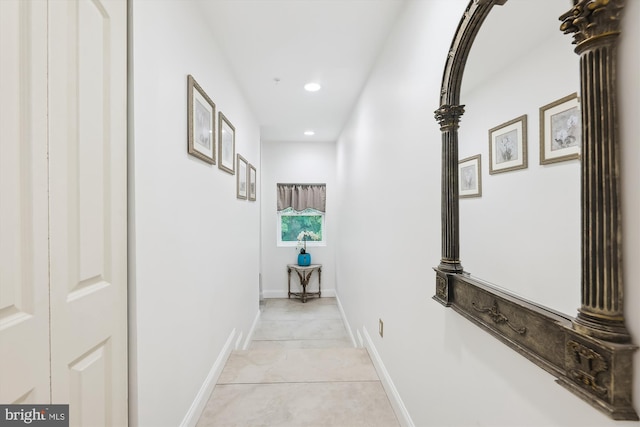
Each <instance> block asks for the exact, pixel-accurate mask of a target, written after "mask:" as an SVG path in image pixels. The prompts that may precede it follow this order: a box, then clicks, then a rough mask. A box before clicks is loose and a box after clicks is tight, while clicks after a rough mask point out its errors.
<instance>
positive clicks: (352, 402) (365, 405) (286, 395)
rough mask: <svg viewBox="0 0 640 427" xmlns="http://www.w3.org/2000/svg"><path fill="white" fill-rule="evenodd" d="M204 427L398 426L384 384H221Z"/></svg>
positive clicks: (207, 410) (205, 415) (201, 422)
mask: <svg viewBox="0 0 640 427" xmlns="http://www.w3.org/2000/svg"><path fill="white" fill-rule="evenodd" d="M198 426H199V427H213V426H215V427H220V426H225V427H234V426H236V427H240V426H269V427H289V426H295V427H303V426H309V427H311V426H313V427H325V426H326V427H358V426H369V427H396V426H399V424H398V421H397V419H396V417H395V415H394V413H393V410H392V408H391V405H390V403H389V400H388V399H387V395H386V394H385V392H384V390H383V388H382V386H381V385H380V382H378V381H373V382H340V383H297V384H246V385H244V384H232V385H218V386H216V388H215V389H214V391H213V393H212V396H211V399H210V400H209V402H208V403H207V406H206V407H205V409H204V412H203V414H202V417H201V418H200V420H199V422H198Z"/></svg>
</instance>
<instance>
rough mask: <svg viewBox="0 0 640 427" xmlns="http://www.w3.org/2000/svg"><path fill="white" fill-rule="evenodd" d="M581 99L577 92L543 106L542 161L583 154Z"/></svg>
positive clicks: (546, 162) (541, 121) (541, 123)
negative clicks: (581, 150) (581, 152)
mask: <svg viewBox="0 0 640 427" xmlns="http://www.w3.org/2000/svg"><path fill="white" fill-rule="evenodd" d="M580 115H581V112H580V99H579V98H578V94H577V93H573V94H571V95H569V96H565V97H564V98H560V99H558V100H557V101H554V102H552V103H550V104H547V105H545V106H544V107H541V108H540V164H541V165H546V164H549V163H555V162H563V161H565V160H571V159H578V158H580V146H581V145H582V132H581V126H582V125H581V116H580Z"/></svg>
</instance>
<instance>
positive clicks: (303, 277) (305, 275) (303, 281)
mask: <svg viewBox="0 0 640 427" xmlns="http://www.w3.org/2000/svg"><path fill="white" fill-rule="evenodd" d="M291 270H293V271H295V272H296V273H298V278H299V279H300V285H301V286H302V292H291ZM316 270H317V271H318V292H307V285H308V284H309V279H311V275H313V272H314V271H316ZM287 273H288V283H287V285H288V287H289V298H291V295H293V296H295V297H298V298H301V299H302V302H307V297H309V296H317V297H318V298H320V297H321V292H322V287H321V286H322V264H311V265H307V266H304V267H303V266H300V265H298V264H287Z"/></svg>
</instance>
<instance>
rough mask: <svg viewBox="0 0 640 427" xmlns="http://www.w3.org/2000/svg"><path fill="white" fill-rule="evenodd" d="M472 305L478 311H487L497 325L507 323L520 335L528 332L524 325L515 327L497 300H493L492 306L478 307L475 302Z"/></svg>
mask: <svg viewBox="0 0 640 427" xmlns="http://www.w3.org/2000/svg"><path fill="white" fill-rule="evenodd" d="M471 305H472V306H473V308H474V309H475V310H476V311H477V312H480V313H487V314H488V315H489V317H490V318H491V320H493V323H495V324H496V325H507V326H508V327H509V328H510V329H511V330H512V331H514V332H517V333H518V334H520V335H524V334H525V332H527V328H525V327H524V326H523V327H521V328H516V327H514V326H513V325H512V324H511V322H510V321H509V318H508V317H507V316H505V315H504V314H502V313H500V310H499V309H498V302H497V301H495V300H494V301H493V305H492V306H491V307H484V308H478V306H477V305H476V303H475V302H474V303H472V304H471Z"/></svg>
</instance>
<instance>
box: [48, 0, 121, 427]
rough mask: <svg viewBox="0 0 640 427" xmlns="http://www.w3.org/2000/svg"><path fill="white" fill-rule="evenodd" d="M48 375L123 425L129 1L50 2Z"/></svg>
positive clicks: (78, 410)
mask: <svg viewBox="0 0 640 427" xmlns="http://www.w3.org/2000/svg"><path fill="white" fill-rule="evenodd" d="M49 32H50V38H49V52H50V55H49V79H50V84H49V109H50V115H49V117H50V119H49V135H50V154H49V158H50V173H49V180H50V233H51V240H50V246H51V343H52V344H51V380H52V401H53V403H69V404H70V420H71V422H72V424H75V425H92V426H99V425H126V423H127V370H126V366H127V365H126V363H127V358H126V355H127V353H126V292H127V290H126V257H127V255H126V2H124V1H122V0H102V1H100V0H93V1H91V0H78V1H70V2H58V1H52V2H50V3H49Z"/></svg>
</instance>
